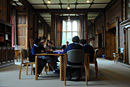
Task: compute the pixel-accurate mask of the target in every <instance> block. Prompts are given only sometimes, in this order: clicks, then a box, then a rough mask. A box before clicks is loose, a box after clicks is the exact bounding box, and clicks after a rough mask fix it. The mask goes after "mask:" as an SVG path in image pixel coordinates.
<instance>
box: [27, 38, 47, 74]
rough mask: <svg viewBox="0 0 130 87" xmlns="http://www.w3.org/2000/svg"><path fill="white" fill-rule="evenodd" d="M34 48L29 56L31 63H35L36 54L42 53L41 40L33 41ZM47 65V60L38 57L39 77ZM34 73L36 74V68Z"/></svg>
mask: <svg viewBox="0 0 130 87" xmlns="http://www.w3.org/2000/svg"><path fill="white" fill-rule="evenodd" d="M33 43H34V44H33V47H32V49H31V51H30V54H29V61H30V62H35V56H36V55H35V54H36V53H41V51H40V50H39V47H38V45H39V43H40V39H34V41H33ZM45 65H46V60H45V59H41V58H39V57H38V65H37V68H38V71H37V72H38V76H39V75H40V73H41V72H42V70H43V68H44V66H45ZM33 73H34V74H35V68H33Z"/></svg>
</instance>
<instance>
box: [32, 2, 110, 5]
mask: <svg viewBox="0 0 130 87" xmlns="http://www.w3.org/2000/svg"><path fill="white" fill-rule="evenodd" d="M46 4H47V3H46ZM60 4H62V5H67V4H68V3H61V2H60V3H50V4H47V5H60ZM69 4H70V5H75V4H78V5H88V4H109V3H94V2H93V3H69ZM31 5H44V3H31Z"/></svg>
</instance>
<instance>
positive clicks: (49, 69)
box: [48, 63, 50, 72]
mask: <svg viewBox="0 0 130 87" xmlns="http://www.w3.org/2000/svg"><path fill="white" fill-rule="evenodd" d="M49 66H50V64H49V63H48V72H49V71H50V67H49Z"/></svg>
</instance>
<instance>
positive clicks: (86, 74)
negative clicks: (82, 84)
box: [85, 66, 88, 86]
mask: <svg viewBox="0 0 130 87" xmlns="http://www.w3.org/2000/svg"><path fill="white" fill-rule="evenodd" d="M87 70H88V69H87V66H85V76H86V86H87V85H88V73H87Z"/></svg>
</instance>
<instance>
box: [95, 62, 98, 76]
mask: <svg viewBox="0 0 130 87" xmlns="http://www.w3.org/2000/svg"><path fill="white" fill-rule="evenodd" d="M95 71H96V78H97V74H98V66H97V61H96V62H95Z"/></svg>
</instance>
